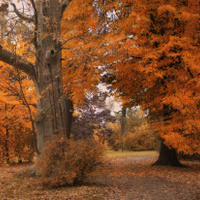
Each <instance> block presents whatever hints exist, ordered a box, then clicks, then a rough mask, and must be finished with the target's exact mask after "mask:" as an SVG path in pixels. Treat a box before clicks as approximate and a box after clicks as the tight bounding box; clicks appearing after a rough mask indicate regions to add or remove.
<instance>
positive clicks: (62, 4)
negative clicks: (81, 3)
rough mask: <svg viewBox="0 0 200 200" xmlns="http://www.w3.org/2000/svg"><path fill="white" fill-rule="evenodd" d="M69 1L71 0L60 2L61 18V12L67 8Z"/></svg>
mask: <svg viewBox="0 0 200 200" xmlns="http://www.w3.org/2000/svg"><path fill="white" fill-rule="evenodd" d="M71 1H72V0H64V1H62V2H61V18H62V15H63V13H64V12H65V9H66V8H67V6H68V5H69V3H70V2H71Z"/></svg>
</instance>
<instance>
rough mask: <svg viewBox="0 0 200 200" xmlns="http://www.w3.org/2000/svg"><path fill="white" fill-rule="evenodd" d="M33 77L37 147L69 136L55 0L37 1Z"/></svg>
mask: <svg viewBox="0 0 200 200" xmlns="http://www.w3.org/2000/svg"><path fill="white" fill-rule="evenodd" d="M37 8H38V9H37V16H36V17H37V18H36V28H37V29H36V31H37V32H36V57H37V61H36V67H37V68H36V77H37V78H36V79H37V89H38V93H39V98H38V117H37V120H36V129H37V133H38V150H39V151H41V150H42V149H43V148H44V147H45V144H46V142H47V141H49V140H50V139H52V137H53V136H54V135H57V134H62V135H65V136H67V137H68V138H69V133H70V130H69V129H70V124H68V123H70V119H69V118H70V117H71V115H70V112H69V109H70V108H67V106H68V105H69V104H68V100H67V99H66V96H65V95H64V94H63V86H62V65H61V42H60V23H61V7H60V3H59V2H58V1H57V0H49V1H46V0H43V1H37Z"/></svg>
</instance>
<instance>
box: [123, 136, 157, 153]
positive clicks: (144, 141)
mask: <svg viewBox="0 0 200 200" xmlns="http://www.w3.org/2000/svg"><path fill="white" fill-rule="evenodd" d="M124 148H125V149H126V150H130V151H144V150H155V149H156V139H155V137H153V135H151V134H150V133H146V132H135V133H128V134H127V135H126V136H125V138H124Z"/></svg>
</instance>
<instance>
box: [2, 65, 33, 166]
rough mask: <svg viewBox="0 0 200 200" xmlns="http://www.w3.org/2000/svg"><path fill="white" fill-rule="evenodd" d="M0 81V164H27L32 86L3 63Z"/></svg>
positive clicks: (29, 144)
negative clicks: (10, 162)
mask: <svg viewBox="0 0 200 200" xmlns="http://www.w3.org/2000/svg"><path fill="white" fill-rule="evenodd" d="M0 78H1V83H0V89H1V92H0V110H1V116H0V138H1V145H0V152H1V155H0V160H1V161H2V162H4V161H5V160H7V162H8V161H14V162H15V161H16V158H17V159H18V161H22V160H31V159H32V158H33V156H34V152H35V146H34V145H35V144H34V135H33V130H32V124H31V117H32V118H34V117H35V115H36V108H35V106H36V102H35V97H36V96H35V90H34V88H33V83H32V81H30V80H28V78H27V77H26V76H25V75H24V74H22V73H17V72H16V71H15V70H13V69H12V68H11V67H10V66H8V65H5V64H4V63H0ZM28 107H29V108H30V109H31V110H29V108H28ZM30 111H31V113H30Z"/></svg>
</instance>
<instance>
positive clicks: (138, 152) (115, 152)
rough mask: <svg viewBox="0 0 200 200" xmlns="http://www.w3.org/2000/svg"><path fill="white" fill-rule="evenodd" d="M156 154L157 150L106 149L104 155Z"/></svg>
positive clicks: (111, 156) (107, 156) (114, 156)
mask: <svg viewBox="0 0 200 200" xmlns="http://www.w3.org/2000/svg"><path fill="white" fill-rule="evenodd" d="M153 155H158V152H157V151H123V152H122V151H121V150H119V151H114V150H106V151H105V152H104V156H103V157H106V158H118V157H129V156H153Z"/></svg>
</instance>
